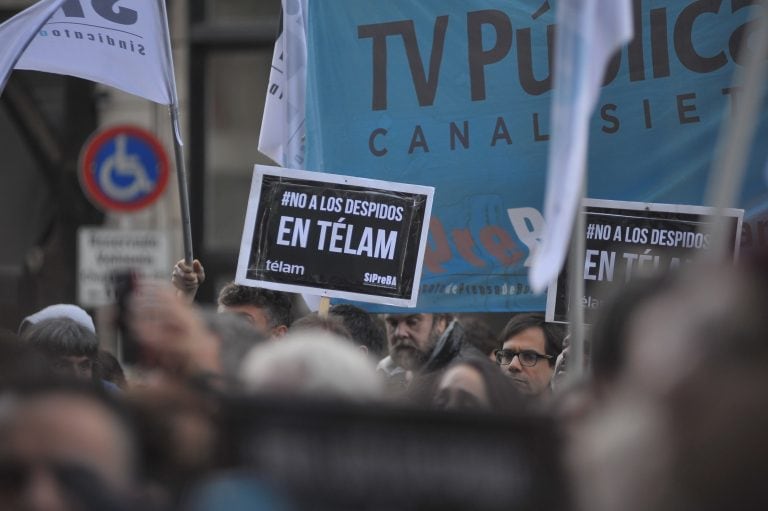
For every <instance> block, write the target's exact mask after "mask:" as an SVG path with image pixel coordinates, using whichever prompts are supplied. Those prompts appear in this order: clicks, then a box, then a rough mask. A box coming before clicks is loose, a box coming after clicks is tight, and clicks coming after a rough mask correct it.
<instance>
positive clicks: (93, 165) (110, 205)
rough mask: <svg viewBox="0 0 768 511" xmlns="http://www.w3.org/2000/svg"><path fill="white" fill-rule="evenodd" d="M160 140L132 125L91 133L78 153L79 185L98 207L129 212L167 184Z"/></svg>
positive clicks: (167, 171)
mask: <svg viewBox="0 0 768 511" xmlns="http://www.w3.org/2000/svg"><path fill="white" fill-rule="evenodd" d="M168 173H169V170H168V156H167V155H166V152H165V150H164V149H163V146H162V145H161V144H160V141H159V140H158V139H157V138H156V137H155V136H154V135H153V134H152V133H150V132H148V131H146V130H144V129H142V128H139V127H136V126H115V127H112V128H109V129H107V130H104V131H101V132H98V133H96V134H94V135H93V136H92V137H91V139H90V140H89V141H88V142H87V143H86V145H85V147H84V149H83V152H82V154H81V156H80V173H79V176H80V184H81V186H82V187H83V190H84V191H85V192H86V195H88V197H89V198H90V199H91V201H92V202H93V203H94V204H95V205H96V206H97V207H99V208H101V209H104V210H113V211H119V212H131V211H137V210H139V209H142V208H144V207H146V206H148V205H149V204H151V203H153V202H154V201H155V200H157V198H158V197H159V196H160V195H161V194H162V193H163V191H164V190H165V187H166V185H167V184H168Z"/></svg>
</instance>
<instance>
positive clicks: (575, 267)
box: [566, 171, 587, 383]
mask: <svg viewBox="0 0 768 511" xmlns="http://www.w3.org/2000/svg"><path fill="white" fill-rule="evenodd" d="M586 189H587V173H586V171H585V172H582V173H581V182H580V183H579V194H578V209H577V211H576V217H575V218H574V219H573V231H572V232H571V244H570V245H571V248H570V250H571V254H570V256H569V257H568V290H569V295H570V296H569V297H568V304H569V305H568V324H569V330H570V334H571V344H570V348H569V353H568V357H569V359H570V361H569V363H568V369H567V373H566V374H567V375H568V376H567V379H568V380H569V381H570V382H571V383H573V382H575V381H578V380H580V379H581V378H582V377H583V376H584V373H585V360H586V355H585V349H586V342H585V340H584V307H583V306H582V303H581V302H582V299H583V297H584V250H585V249H586V241H585V239H584V233H585V232H586V215H584V213H583V207H582V199H583V198H584V195H585V192H586Z"/></svg>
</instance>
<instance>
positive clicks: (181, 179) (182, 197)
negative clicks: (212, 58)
mask: <svg viewBox="0 0 768 511" xmlns="http://www.w3.org/2000/svg"><path fill="white" fill-rule="evenodd" d="M157 6H158V9H159V10H160V14H161V15H162V20H163V24H164V25H163V29H164V31H165V56H166V59H167V61H168V63H169V64H170V69H169V76H168V85H169V91H168V93H169V96H170V98H171V102H170V104H169V105H168V108H169V110H170V112H171V129H172V130H173V153H174V157H175V159H176V179H177V180H178V184H179V204H180V206H181V231H182V236H183V238H184V262H185V263H187V264H188V265H190V266H191V265H192V261H193V260H194V258H195V256H194V253H193V251H192V220H191V214H190V212H189V185H188V179H187V165H186V162H185V160H184V142H183V141H182V138H181V121H180V120H179V96H178V93H177V89H176V76H175V73H174V72H173V51H172V43H171V30H170V28H169V27H168V10H167V9H166V7H165V0H157Z"/></svg>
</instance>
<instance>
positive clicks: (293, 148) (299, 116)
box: [259, 0, 307, 169]
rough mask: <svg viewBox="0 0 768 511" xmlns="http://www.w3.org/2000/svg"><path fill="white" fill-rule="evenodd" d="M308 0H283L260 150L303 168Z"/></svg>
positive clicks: (262, 124)
mask: <svg viewBox="0 0 768 511" xmlns="http://www.w3.org/2000/svg"><path fill="white" fill-rule="evenodd" d="M306 12H307V0H300V1H297V0H283V26H282V33H281V34H280V35H279V36H278V38H277V41H275V51H274V54H273V56H272V71H271V73H270V76H269V89H268V90H267V99H266V102H265V104H264V116H263V117H262V120H261V134H260V136H259V151H261V152H262V153H264V154H265V155H267V156H269V157H270V158H272V159H273V160H274V161H275V162H277V163H278V164H279V165H280V166H282V167H290V168H296V169H303V168H304V139H305V125H304V120H305V104H306V101H305V94H306V89H307V36H306V31H307V25H306V19H305V14H306Z"/></svg>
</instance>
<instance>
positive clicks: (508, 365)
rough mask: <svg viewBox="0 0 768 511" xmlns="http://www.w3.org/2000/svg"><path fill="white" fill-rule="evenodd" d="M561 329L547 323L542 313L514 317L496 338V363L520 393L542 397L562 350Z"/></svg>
mask: <svg viewBox="0 0 768 511" xmlns="http://www.w3.org/2000/svg"><path fill="white" fill-rule="evenodd" d="M563 334H564V332H563V329H562V328H561V327H560V326H559V325H555V324H552V323H547V322H546V321H545V320H544V315H543V314H527V313H526V314H517V315H515V316H514V317H513V318H512V319H510V320H509V322H508V323H507V325H506V326H505V327H504V330H502V332H501V335H500V336H499V341H500V343H501V345H502V346H501V349H498V350H496V352H495V355H496V362H497V363H498V364H499V365H500V366H501V369H502V371H504V374H506V375H507V376H509V377H510V378H511V379H512V382H513V383H514V385H515V386H516V387H517V388H518V389H519V390H520V392H522V393H523V394H526V395H530V396H537V397H538V396H545V395H547V394H548V393H549V382H550V380H551V379H552V374H553V372H554V367H555V360H556V359H557V355H559V354H560V351H562V343H563Z"/></svg>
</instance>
